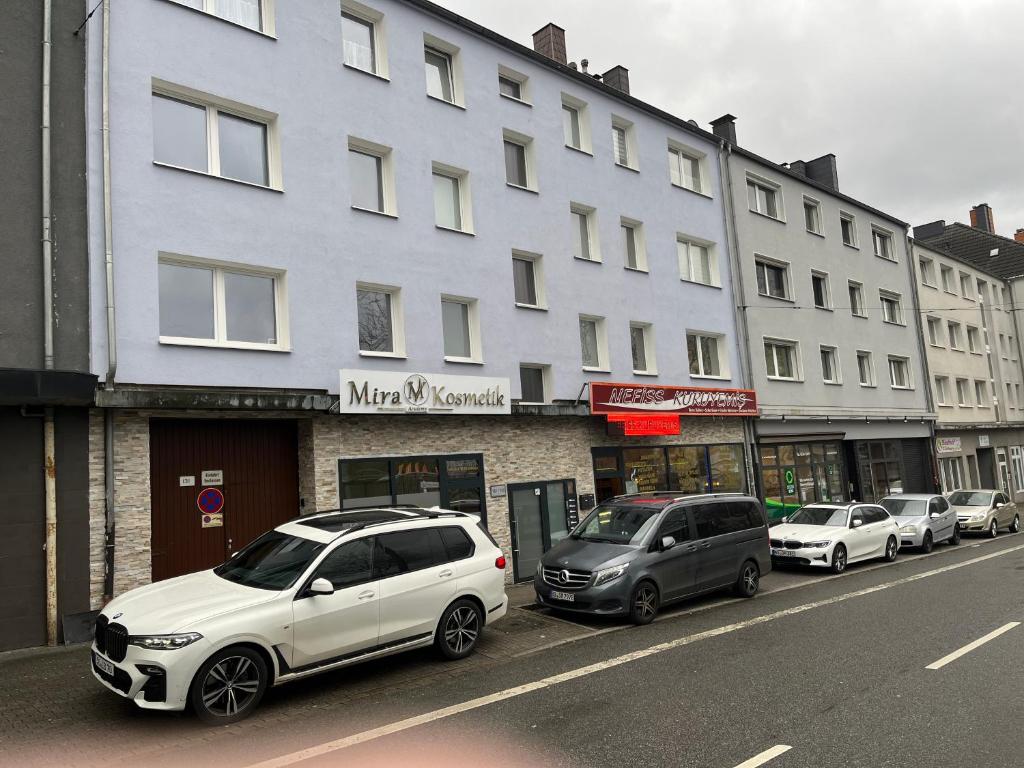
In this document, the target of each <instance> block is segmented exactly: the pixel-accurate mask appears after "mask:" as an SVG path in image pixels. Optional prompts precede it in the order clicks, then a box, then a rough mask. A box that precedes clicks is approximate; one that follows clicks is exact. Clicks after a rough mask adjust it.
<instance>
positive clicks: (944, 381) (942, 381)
mask: <svg viewBox="0 0 1024 768" xmlns="http://www.w3.org/2000/svg"><path fill="white" fill-rule="evenodd" d="M890 365H891V363H890ZM893 386H895V385H893ZM935 404H936V405H950V402H949V377H948V376H936V377H935Z"/></svg>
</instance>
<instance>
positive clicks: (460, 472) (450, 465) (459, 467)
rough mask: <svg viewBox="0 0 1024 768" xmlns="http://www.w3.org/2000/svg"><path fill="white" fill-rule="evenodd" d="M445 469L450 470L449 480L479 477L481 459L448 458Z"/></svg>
mask: <svg viewBox="0 0 1024 768" xmlns="http://www.w3.org/2000/svg"><path fill="white" fill-rule="evenodd" d="M445 469H446V470H447V471H448V479H449V480H456V479H458V478H462V477H479V476H480V461H479V460H478V459H448V460H447V461H445Z"/></svg>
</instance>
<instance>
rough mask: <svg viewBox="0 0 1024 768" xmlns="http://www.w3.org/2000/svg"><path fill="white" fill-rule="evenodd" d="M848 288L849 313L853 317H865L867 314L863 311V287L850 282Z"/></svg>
mask: <svg viewBox="0 0 1024 768" xmlns="http://www.w3.org/2000/svg"><path fill="white" fill-rule="evenodd" d="M849 287H850V313H851V314H852V315H853V316H854V317H867V312H865V311H864V286H863V285H861V284H860V283H855V282H853V281H852V280H851V281H850V282H849Z"/></svg>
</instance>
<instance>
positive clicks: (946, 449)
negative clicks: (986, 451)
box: [935, 437, 980, 453]
mask: <svg viewBox="0 0 1024 768" xmlns="http://www.w3.org/2000/svg"><path fill="white" fill-rule="evenodd" d="M979 443H980V440H979ZM960 448H961V444H960V438H959V437H936V438H935V450H936V451H938V452H939V453H959V452H960Z"/></svg>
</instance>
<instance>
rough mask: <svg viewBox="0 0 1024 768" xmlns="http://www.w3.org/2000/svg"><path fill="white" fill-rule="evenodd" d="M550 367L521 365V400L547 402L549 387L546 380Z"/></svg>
mask: <svg viewBox="0 0 1024 768" xmlns="http://www.w3.org/2000/svg"><path fill="white" fill-rule="evenodd" d="M549 370H550V368H549V367H548V366H540V365H525V364H524V365H520V366H519V388H520V402H523V403H546V402H547V387H546V386H545V385H544V380H545V379H546V378H547V374H548V371H549Z"/></svg>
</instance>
